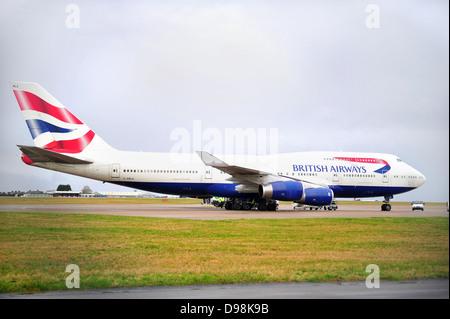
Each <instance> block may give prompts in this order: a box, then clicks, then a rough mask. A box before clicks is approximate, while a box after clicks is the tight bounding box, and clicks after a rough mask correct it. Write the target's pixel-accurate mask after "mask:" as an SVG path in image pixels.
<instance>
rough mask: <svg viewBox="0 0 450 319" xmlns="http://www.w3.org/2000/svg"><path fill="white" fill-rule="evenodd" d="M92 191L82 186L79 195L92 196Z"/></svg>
mask: <svg viewBox="0 0 450 319" xmlns="http://www.w3.org/2000/svg"><path fill="white" fill-rule="evenodd" d="M92 193H93V191H92V189H91V188H90V187H89V186H87V185H86V186H84V187H83V189H82V190H81V194H92Z"/></svg>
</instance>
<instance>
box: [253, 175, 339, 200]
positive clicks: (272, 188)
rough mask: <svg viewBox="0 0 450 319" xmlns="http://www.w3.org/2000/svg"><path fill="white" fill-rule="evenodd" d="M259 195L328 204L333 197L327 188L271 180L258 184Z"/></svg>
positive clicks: (266, 197) (268, 197) (267, 197)
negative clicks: (306, 186)
mask: <svg viewBox="0 0 450 319" xmlns="http://www.w3.org/2000/svg"><path fill="white" fill-rule="evenodd" d="M258 191H259V196H260V197H261V198H265V199H276V200H284V201H294V202H297V203H302V204H305V205H313V206H324V205H330V204H331V202H332V201H333V199H334V194H333V191H332V190H331V189H329V188H305V186H304V185H303V183H302V182H296V181H288V182H273V183H269V184H267V185H259V188H258Z"/></svg>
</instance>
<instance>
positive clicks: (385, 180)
mask: <svg viewBox="0 0 450 319" xmlns="http://www.w3.org/2000/svg"><path fill="white" fill-rule="evenodd" d="M388 184H389V175H388V174H387V173H386V172H384V171H383V186H388Z"/></svg>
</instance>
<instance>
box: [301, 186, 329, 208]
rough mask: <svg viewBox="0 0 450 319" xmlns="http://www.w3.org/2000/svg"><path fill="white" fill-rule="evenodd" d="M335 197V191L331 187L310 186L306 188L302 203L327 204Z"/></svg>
mask: <svg viewBox="0 0 450 319" xmlns="http://www.w3.org/2000/svg"><path fill="white" fill-rule="evenodd" d="M333 199H334V193H333V191H332V190H331V189H329V188H308V189H305V199H304V200H303V201H301V203H302V204H305V205H312V206H327V205H330V204H331V202H332V201H333Z"/></svg>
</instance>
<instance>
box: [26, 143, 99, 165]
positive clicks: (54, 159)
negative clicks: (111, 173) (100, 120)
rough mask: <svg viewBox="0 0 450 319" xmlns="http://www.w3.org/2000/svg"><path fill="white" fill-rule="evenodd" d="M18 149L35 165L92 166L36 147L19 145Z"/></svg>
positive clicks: (86, 162) (87, 162)
mask: <svg viewBox="0 0 450 319" xmlns="http://www.w3.org/2000/svg"><path fill="white" fill-rule="evenodd" d="M17 147H18V148H20V150H21V151H22V152H23V153H24V154H25V155H26V156H27V157H28V158H29V159H30V160H31V161H33V162H34V163H43V162H44V163H45V162H51V163H60V164H92V162H89V161H84V160H81V159H78V158H75V157H72V156H67V155H63V154H59V153H56V152H52V151H49V150H46V149H43V148H40V147H36V146H25V145H17Z"/></svg>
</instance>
